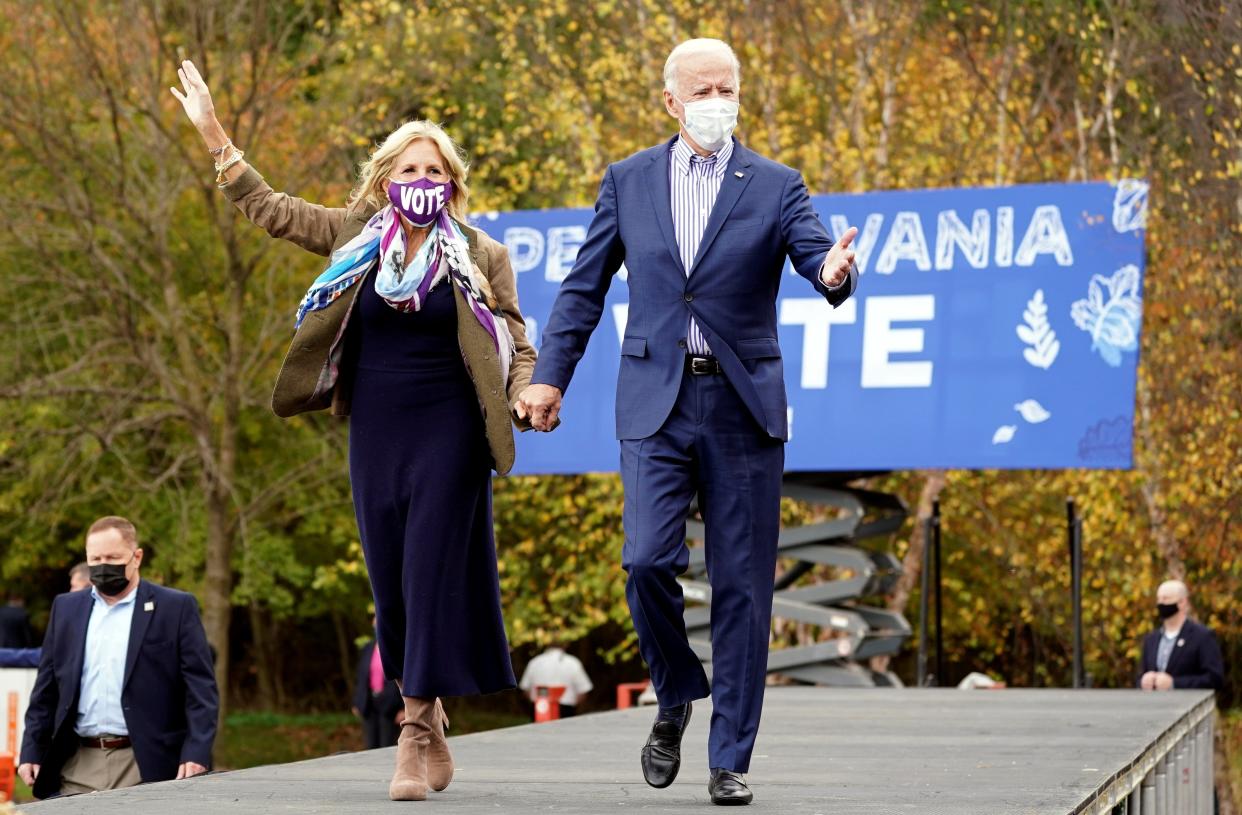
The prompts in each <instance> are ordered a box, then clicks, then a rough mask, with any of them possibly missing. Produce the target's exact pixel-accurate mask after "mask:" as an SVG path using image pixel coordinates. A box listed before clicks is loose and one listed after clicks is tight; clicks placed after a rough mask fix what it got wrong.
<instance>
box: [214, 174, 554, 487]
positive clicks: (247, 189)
mask: <svg viewBox="0 0 1242 815" xmlns="http://www.w3.org/2000/svg"><path fill="white" fill-rule="evenodd" d="M220 189H221V190H223V191H224V194H225V195H226V196H227V197H228V198H229V200H230V201H232V202H233V203H234V204H236V205H237V207H238V209H240V210H241V211H242V214H244V215H245V216H246V217H247V218H248V219H249V220H250V221H251V222H252V223H254V224H255V225H256V226H259V227H262V228H263V229H264V230H265V231H266V232H267V233H268V234H269V235H271V236H272V237H273V238H283V239H285V240H287V241H289V242H291V243H295V244H297V245H298V246H300V247H302V248H303V249H306V250H307V251H310V252H314V253H315V254H317V255H323V256H324V257H329V256H331V254H332V252H333V250H335V249H337V248H338V247H340V246H342V245H343V244H345V243H347V242H348V241H350V240H351V239H353V238H354V237H355V236H356V235H357V234H358V233H359V232H360V231H361V230H362V227H363V226H364V225H365V224H366V222H367V220H368V219H369V218H370V217H371V215H373V214H374V212H375V210H374V209H371V208H365V207H364V208H360V209H346V208H344V207H324V206H320V205H318V204H312V203H309V202H307V201H303V200H302V199H301V198H295V197H294V196H291V195H286V194H285V193H279V192H276V191H275V190H273V189H272V188H271V186H269V185H268V184H267V182H266V181H264V180H263V177H262V176H261V175H259V173H258V171H256V170H255V169H254V168H253V167H248V168H247V169H246V171H245V172H244V173H243V174H242V175H240V176H238V177H237V178H236V179H234V180H233V181H230V182H228V183H226V184H223V185H221V187H220ZM460 226H461V229H462V231H463V232H464V233H465V235H466V238H467V240H468V241H469V244H470V258H471V260H472V261H473V262H474V265H475V267H476V268H477V270H478V272H479V273H480V275H481V277H482V278H484V279H485V280H486V281H487V282H488V284H490V286H491V290H492V294H493V295H494V296H495V298H496V305H497V307H498V309H499V311H500V313H501V314H503V315H504V318H505V321H506V323H507V324H508V326H509V332H510V333H511V334H512V335H513V344H514V355H513V360H512V362H511V364H510V366H509V381H508V382H502V381H501V371H500V360H499V359H498V358H497V356H496V348H495V343H494V342H493V340H492V337H491V335H490V334H488V333H487V330H486V329H485V328H483V326H481V325H480V324H479V321H478V320H477V319H476V318H475V317H474V315H473V314H472V313H471V311H470V306H469V304H468V303H467V302H466V300H465V295H463V294H462V293H461V290H460V289H459V288H458V287H457V286H453V287H452V289H453V293H454V296H455V299H456V301H457V340H458V344H459V345H460V346H461V355H462V359H463V360H464V361H465V363H466V370H467V372H468V373H469V374H470V379H471V381H472V382H473V383H474V389H475V392H476V393H477V394H478V397H479V407H480V408H481V410H482V411H483V420H484V424H485V427H486V432H487V443H488V446H489V447H490V448H491V453H492V461H493V466H494V467H495V469H496V472H497V473H499V474H500V475H504V474H505V473H507V472H509V470H510V469H512V467H513V458H514V447H513V424H517V425H518V427H519V428H521V429H523V430H526V429H529V427H530V425H529V423H527V422H521V421H519V420H518V419H517V418H516V417H515V416H514V415H513V411H512V408H511V407H510V406H511V405H512V404H513V403H515V402H516V401H517V397H518V394H519V393H521V392H522V389H523V388H525V387H526V386H527V385H528V384H530V376H531V372H532V371H533V370H534V368H535V349H534V348H533V347H532V346H531V344H530V341H529V340H528V339H527V338H526V323H525V322H524V321H523V319H522V313H521V311H519V309H518V300H517V281H516V280H515V279H514V276H513V268H512V267H511V266H510V265H509V253H508V251H507V250H506V249H505V247H504V245H503V244H501V243H498V242H496V241H495V240H493V239H492V238H490V237H488V236H487V234H485V233H484V232H482V231H480V230H477V229H474V228H472V227H469V226H466V225H465V224H460ZM369 281H370V277H369V276H368V277H367V278H365V279H364V280H362V281H360V282H359V283H357V284H355V285H354V286H352V287H350V288H349V289H348V290H346V291H345V293H344V294H342V295H341V296H340V297H338V298H337V299H336V300H334V301H332V303H330V304H329V305H328V306H327V307H326V308H322V309H319V310H318V311H311V312H308V313H307V314H306V316H305V318H304V319H303V320H302V324H301V325H300V326H299V327H298V329H297V331H296V332H295V333H294V335H293V342H292V343H290V345H289V351H288V353H287V354H286V355H285V361H284V364H283V365H282V366H281V368H280V375H279V376H278V377H277V379H276V388H275V390H274V391H273V393H272V410H273V411H275V412H276V415H277V416H281V417H289V416H294V415H296V414H298V413H305V412H307V411H312V410H325V409H328V408H330V409H331V411H332V413H333V415H336V416H347V415H349V396H350V390H351V384H352V379H353V371H352V370H351V369H350V365H351V363H352V360H351V356H350V354H349V353H348V350H347V349H348V346H349V343H350V332H349V331H348V330H347V329H348V328H349V325H350V316H351V315H352V314H353V312H354V307H355V305H356V304H357V302H358V293H359V292H360V291H361V290H362V287H363V286H364V285H367V284H368V283H369ZM291 311H292V309H291Z"/></svg>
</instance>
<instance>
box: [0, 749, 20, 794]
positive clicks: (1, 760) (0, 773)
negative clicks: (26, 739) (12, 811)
mask: <svg viewBox="0 0 1242 815" xmlns="http://www.w3.org/2000/svg"><path fill="white" fill-rule="evenodd" d="M16 783H17V781H16V777H15V776H14V774H13V754H12V753H0V803H3V802H5V801H12V800H13V791H14V787H15V786H16Z"/></svg>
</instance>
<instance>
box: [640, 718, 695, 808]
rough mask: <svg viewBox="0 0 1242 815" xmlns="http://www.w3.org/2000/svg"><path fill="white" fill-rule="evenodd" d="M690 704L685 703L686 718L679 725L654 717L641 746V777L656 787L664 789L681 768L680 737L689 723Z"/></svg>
mask: <svg viewBox="0 0 1242 815" xmlns="http://www.w3.org/2000/svg"><path fill="white" fill-rule="evenodd" d="M691 709H692V706H691V704H690V703H689V702H687V703H686V718H685V719H684V720H683V721H682V723H681V726H680V727H679V726H678V725H677V722H671V721H668V720H667V719H658V718H657V719H656V721H655V724H653V725H652V726H651V735H650V736H648V737H647V743H646V744H645V745H644V746H643V753H642V765H643V778H645V779H646V780H647V783H648V784H650V785H651V786H653V787H655V788H656V789H664V788H665V787H667V786H668V785H669V784H672V783H673V780H674V779H675V778H677V771H678V770H680V769H681V737H682V736H683V735H684V734H685V732H686V728H687V727H688V726H689V725H690V711H691Z"/></svg>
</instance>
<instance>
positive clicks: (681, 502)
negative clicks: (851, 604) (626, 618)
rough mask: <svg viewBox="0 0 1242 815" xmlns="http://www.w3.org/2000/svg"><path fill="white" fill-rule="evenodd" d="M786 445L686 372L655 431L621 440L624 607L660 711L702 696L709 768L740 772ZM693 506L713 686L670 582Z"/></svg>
mask: <svg viewBox="0 0 1242 815" xmlns="http://www.w3.org/2000/svg"><path fill="white" fill-rule="evenodd" d="M784 465H785V444H784V442H783V441H781V440H779V439H774V438H772V437H771V436H770V435H769V434H768V433H767V432H765V430H764V429H763V428H762V427H760V426H759V424H758V422H756V421H755V419H754V416H753V414H752V413H751V412H750V411H749V410H748V409H747V407H746V405H745V403H743V402H742V400H741V398H740V397H739V396H738V394H737V392H736V391H735V390H734V388H733V386H732V385H731V384H729V380H728V379H727V378H726V377H725V376H723V375H714V376H692V375H690V374H689V373H686V374H683V378H682V383H681V389H680V391H679V393H678V395H677V400H676V402H675V404H674V406H673V410H672V412H671V413H670V414H669V417H668V419H667V420H665V422H664V424H663V425H662V426H661V427H660V429H659V430H658V431H656V433H655V434H653V435H651V436H648V437H647V438H644V439H632V440H622V441H621V478H622V482H623V484H624V487H625V515H624V524H625V549H624V552H623V554H622V566H623V567H624V568H625V570H626V573H627V574H628V575H629V578H628V580H627V582H626V588H625V594H626V599H627V600H628V601H629V605H630V613H631V615H632V617H633V619H634V628H635V630H636V631H637V633H638V643H639V649H640V651H641V652H642V656H643V659H644V660H646V662H647V665H648V667H649V668H650V669H651V680H652V684H653V685H654V686H655V692H656V696H657V698H658V699H659V700H660V704H661V705H662V706H673V705H679V704H683V703H685V702H688V701H691V700H693V699H701V698H703V697H705V696H707V695H708V694H709V693H710V694H711V697H712V704H713V712H712V721H711V733H710V735H709V738H708V758H709V760H710V766H711V767H720V768H724V769H727V770H733V771H735V772H746V771H747V770H748V769H749V765H750V756H751V752H752V751H753V750H754V745H755V735H756V733H757V731H758V729H759V716H760V712H761V711H762V708H763V688H764V677H765V676H766V674H767V662H768V635H769V631H770V629H771V613H772V584H773V579H774V575H775V570H776V543H777V534H778V532H779V530H780V489H781V474H782V472H783V471H784ZM696 493H697V494H698V497H699V509H700V511H701V513H702V515H703V521H704V524H705V526H706V536H707V540H706V541H705V544H706V555H707V570H708V579H709V581H710V583H711V587H712V601H711V637H712V662H711V664H712V681H711V684H710V686H709V684H708V679H707V675H706V673H705V672H704V670H703V666H702V664H701V663H700V661H699V658H698V657H697V656H695V653H694V651H693V650H692V649H691V647H690V644H689V642H688V641H687V637H686V626H685V622H684V620H683V617H682V614H683V610H684V601H683V598H682V591H681V587H680V585H679V584H678V583H677V576H678V575H680V574H682V573H684V572H685V571H686V568H687V567H688V565H689V549H688V547H687V544H686V517H687V514H688V512H689V509H690V504H691V500H692V499H693V497H694V495H695V494H696Z"/></svg>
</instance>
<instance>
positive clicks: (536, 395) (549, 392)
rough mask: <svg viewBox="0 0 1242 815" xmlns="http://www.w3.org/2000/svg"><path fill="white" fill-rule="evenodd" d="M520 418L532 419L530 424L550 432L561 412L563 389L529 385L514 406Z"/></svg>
mask: <svg viewBox="0 0 1242 815" xmlns="http://www.w3.org/2000/svg"><path fill="white" fill-rule="evenodd" d="M513 411H514V413H516V414H517V417H518V418H519V419H530V426H531V427H533V428H535V429H536V430H539V431H541V432H544V433H546V432H548V431H550V430H551V429H552V428H553V427H555V425H556V416H557V414H558V413H560V412H561V389H560V388H555V387H553V386H551V385H527V386H526V388H525V389H524V390H523V391H522V392H521V394H519V395H518V399H517V403H516V404H514V406H513Z"/></svg>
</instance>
